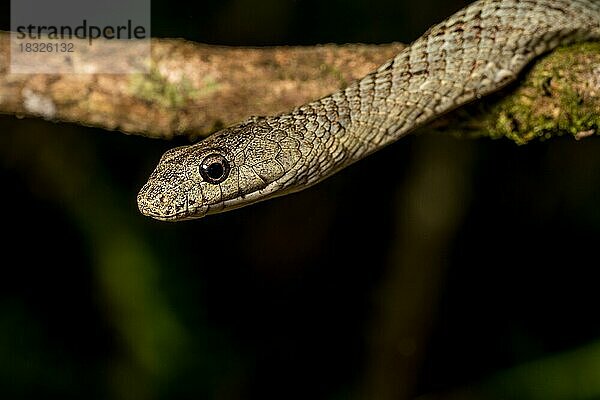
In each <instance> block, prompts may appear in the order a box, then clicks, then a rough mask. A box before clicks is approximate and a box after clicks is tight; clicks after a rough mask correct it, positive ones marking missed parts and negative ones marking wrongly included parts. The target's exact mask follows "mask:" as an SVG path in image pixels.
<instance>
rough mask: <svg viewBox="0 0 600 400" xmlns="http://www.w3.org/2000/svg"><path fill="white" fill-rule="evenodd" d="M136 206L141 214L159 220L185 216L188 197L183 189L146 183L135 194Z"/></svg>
mask: <svg viewBox="0 0 600 400" xmlns="http://www.w3.org/2000/svg"><path fill="white" fill-rule="evenodd" d="M137 203H138V208H139V210H140V212H141V213H142V214H144V215H145V216H148V217H152V218H155V219H159V220H172V219H175V218H182V217H185V215H186V213H187V212H188V199H187V193H186V192H185V190H180V189H179V188H169V189H168V190H165V187H164V186H162V185H155V184H152V183H150V182H148V183H146V184H145V185H144V187H142V189H141V190H140V192H139V194H138V196H137Z"/></svg>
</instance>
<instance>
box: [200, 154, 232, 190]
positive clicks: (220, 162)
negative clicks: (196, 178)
mask: <svg viewBox="0 0 600 400" xmlns="http://www.w3.org/2000/svg"><path fill="white" fill-rule="evenodd" d="M200 175H201V176H202V179H204V180H205V181H206V182H209V183H213V184H218V183H221V182H223V181H224V180H225V179H227V176H228V175H229V161H227V159H226V158H225V157H223V156H222V155H220V154H210V155H208V156H206V157H205V158H204V160H202V162H201V163H200Z"/></svg>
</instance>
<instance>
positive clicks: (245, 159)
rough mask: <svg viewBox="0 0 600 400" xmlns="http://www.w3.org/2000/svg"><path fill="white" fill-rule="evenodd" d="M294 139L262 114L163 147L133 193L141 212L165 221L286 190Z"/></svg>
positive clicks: (294, 162)
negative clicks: (200, 137) (144, 180)
mask: <svg viewBox="0 0 600 400" xmlns="http://www.w3.org/2000/svg"><path fill="white" fill-rule="evenodd" d="M300 159H301V152H300V142H299V140H298V139H294V138H292V137H291V136H290V135H289V134H287V133H286V132H285V131H284V130H282V129H279V128H278V127H274V126H272V125H270V124H269V122H268V120H266V119H257V118H254V119H251V120H249V121H247V122H244V123H241V124H239V125H235V126H233V127H229V128H226V129H224V130H221V131H219V132H217V133H215V134H213V135H211V136H210V137H208V138H206V139H205V140H203V141H201V142H199V143H197V144H193V145H190V146H183V147H177V148H174V149H171V150H168V151H167V152H166V153H165V154H164V155H163V156H162V158H161V160H160V162H159V163H158V165H157V167H156V169H155V170H154V172H153V173H152V175H151V176H150V178H149V179H148V182H147V183H146V184H145V185H144V187H143V188H142V189H141V190H140V193H139V194H138V197H137V202H138V207H139V209H140V211H141V212H142V214H144V215H147V216H150V217H153V218H156V219H159V220H165V221H179V220H184V219H194V218H201V217H203V216H205V215H207V214H213V213H217V212H221V211H225V210H230V209H234V208H238V207H242V206H245V205H247V204H250V203H254V202H257V201H260V200H264V199H267V198H270V197H274V196H275V195H281V194H284V193H286V191H285V190H281V189H282V187H284V186H285V185H286V182H285V176H286V175H291V176H294V172H295V169H296V167H297V166H298V165H299V164H300V163H298V161H299V160H300Z"/></svg>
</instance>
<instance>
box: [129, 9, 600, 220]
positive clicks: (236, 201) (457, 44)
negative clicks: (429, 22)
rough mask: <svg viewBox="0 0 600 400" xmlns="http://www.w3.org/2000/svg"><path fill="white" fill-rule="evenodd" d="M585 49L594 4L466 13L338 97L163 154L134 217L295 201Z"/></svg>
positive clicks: (593, 24)
mask: <svg viewBox="0 0 600 400" xmlns="http://www.w3.org/2000/svg"><path fill="white" fill-rule="evenodd" d="M592 38H600V0H528V1H526V2H525V1H520V0H479V1H476V2H475V3H473V4H471V5H470V6H468V7H467V8H465V9H463V10H461V11H459V12H457V13H456V14H454V15H453V16H451V17H450V18H448V19H447V20H446V21H444V22H442V23H441V24H438V25H436V26H434V27H433V28H431V29H430V30H429V31H427V33H426V34H425V35H423V36H422V37H420V38H419V39H417V40H416V41H415V42H414V43H413V44H412V45H410V46H409V47H407V48H406V49H404V50H403V51H402V52H400V53H399V54H398V55H397V56H396V57H395V58H394V59H392V60H390V61H388V62H386V63H385V64H384V65H382V66H381V67H379V69H377V70H376V71H374V72H372V73H370V74H368V75H367V76H365V77H364V78H363V79H361V80H360V81H358V82H355V83H353V84H351V85H350V86H348V87H347V88H345V89H343V90H340V91H338V92H336V93H333V94H332V95H330V96H327V97H324V98H322V99H320V100H317V101H314V102H312V103H309V104H306V105H303V106H301V107H299V108H297V109H295V110H293V111H292V112H290V113H289V114H284V115H280V116H274V117H266V118H251V119H250V120H248V121H246V122H244V123H241V124H239V125H235V126H233V127H230V128H226V129H224V130H222V131H219V132H217V133H215V134H214V135H212V136H210V137H208V138H207V139H205V140H203V141H202V142H200V143H197V144H194V145H191V146H185V147H179V148H176V149H173V150H169V151H168V152H167V153H166V154H165V155H164V156H163V157H162V159H161V160H160V162H159V164H158V166H157V167H156V170H155V171H154V172H153V173H152V175H151V176H150V178H149V180H148V182H147V183H146V185H145V186H144V187H143V188H142V190H141V191H140V193H139V195H138V206H139V209H140V211H141V212H142V213H143V214H144V215H148V216H151V217H154V218H157V219H161V220H173V221H179V220H184V219H192V218H200V217H203V216H204V215H207V214H212V213H217V212H221V211H226V210H230V209H234V208H238V207H241V206H245V205H248V204H251V203H254V202H257V201H261V200H266V199H269V198H272V197H275V196H280V195H284V194H287V193H290V192H294V191H298V190H302V189H305V188H307V187H309V186H311V185H313V184H315V183H317V182H319V181H321V180H323V179H325V178H327V177H329V176H331V175H333V174H334V173H335V172H337V171H339V170H340V169H342V168H345V167H347V166H348V165H350V164H352V163H353V162H356V161H358V160H360V159H362V158H364V157H366V156H367V155H369V154H371V153H373V152H374V151H376V150H379V149H381V148H382V147H384V146H386V145H388V144H390V143H393V142H395V141H396V140H398V139H399V138H401V137H403V136H404V135H406V134H407V133H409V132H410V131H412V130H414V129H416V128H418V127H420V126H422V125H424V124H426V123H428V122H430V121H431V120H433V119H435V118H437V117H439V116H440V115H443V114H445V113H447V112H448V111H451V110H453V109H455V108H457V107H459V106H461V105H464V104H466V103H468V102H471V101H473V100H476V99H479V98H481V97H482V96H485V95H487V94H489V93H492V92H494V91H497V90H499V89H501V88H503V87H505V86H506V85H507V84H509V83H510V82H513V81H514V80H515V79H516V77H517V76H518V74H519V73H520V72H521V71H522V69H523V68H524V67H525V66H526V65H527V64H528V63H529V62H530V61H531V60H533V59H534V58H535V57H537V56H539V55H541V54H543V53H545V52H547V51H549V50H552V49H554V48H556V47H557V46H559V45H561V44H568V43H572V42H575V41H582V40H586V39H592ZM215 153H218V154H221V155H222V156H223V157H225V159H226V160H227V161H228V164H229V166H230V173H229V176H228V177H227V178H226V179H225V180H224V181H222V182H221V183H218V184H213V183H209V182H206V181H205V180H204V179H203V178H202V176H201V174H200V171H199V168H200V164H201V162H202V160H203V159H204V158H205V157H206V156H207V155H209V154H215ZM365 190H368V188H367V189H365ZM366 195H368V193H366Z"/></svg>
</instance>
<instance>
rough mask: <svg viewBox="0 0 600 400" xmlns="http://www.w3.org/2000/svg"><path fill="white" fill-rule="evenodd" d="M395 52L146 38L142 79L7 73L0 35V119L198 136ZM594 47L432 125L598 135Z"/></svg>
mask: <svg viewBox="0 0 600 400" xmlns="http://www.w3.org/2000/svg"><path fill="white" fill-rule="evenodd" d="M402 47H403V46H402V45H401V44H398V43H392V44H386V45H362V44H355V45H342V46H339V45H323V46H314V47H272V48H234V47H219V46H208V45H201V44H196V43H191V42H187V41H184V40H181V39H153V40H152V60H151V69H150V73H149V74H146V75H143V74H129V75H109V74H95V75H77V74H64V75H49V74H30V75H26V74H10V73H9V49H10V40H9V35H8V33H4V32H0V112H1V113H5V114H15V115H18V116H41V117H43V118H46V119H49V120H53V121H67V122H74V123H79V124H83V125H91V126H97V127H101V128H105V129H110V130H120V131H123V132H126V133H134V134H140V135H144V136H148V137H156V138H171V137H173V136H176V135H186V136H190V137H195V136H205V135H207V134H209V133H211V132H212V131H214V130H216V129H218V128H220V127H222V126H226V125H229V124H232V123H235V122H238V121H240V120H242V119H244V118H246V117H248V116H250V115H268V114H276V113H280V112H285V111H288V110H290V109H292V108H293V107H295V106H298V105H300V104H303V103H305V102H308V101H310V100H314V99H316V98H319V97H321V96H324V95H327V94H329V93H331V92H333V91H334V90H337V89H339V88H341V87H343V86H345V85H347V84H348V83H349V82H351V81H352V80H354V79H357V78H360V77H361V76H363V75H365V74H366V73H368V72H369V71H371V70H373V69H374V68H376V67H377V66H378V65H380V64H381V63H383V62H384V61H385V60H387V59H389V58H391V57H393V56H394V55H395V54H396V53H398V52H399V51H400V49H401V48H402ZM599 110H600V44H598V43H590V44H583V45H576V46H571V47H568V48H563V49H559V50H558V51H555V52H554V53H552V54H551V55H549V56H547V57H545V58H544V59H543V60H541V61H540V62H538V63H537V64H536V65H535V67H533V68H532V69H531V71H530V72H529V73H528V74H527V76H526V77H525V78H524V79H523V80H522V81H521V82H520V83H519V85H517V86H515V87H513V88H512V89H510V90H508V91H505V92H504V93H503V95H502V96H495V97H494V98H492V99H488V100H486V101H484V102H482V103H477V105H474V106H471V107H467V108H466V109H463V110H461V111H459V112H457V113H453V114H451V115H449V116H447V117H446V118H444V119H442V120H441V121H438V122H437V123H436V124H435V126H434V128H435V129H436V130H440V131H444V132H448V131H449V132H459V133H460V134H461V135H467V136H491V137H501V136H506V137H509V138H510V139H512V140H514V141H516V142H518V143H525V142H527V141H529V140H531V139H533V138H535V137H548V136H549V135H554V134H559V135H560V134H564V133H567V132H568V133H570V134H572V135H574V136H575V137H577V138H582V137H585V136H589V135H591V134H594V133H598V131H599V130H600V111H599Z"/></svg>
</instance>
